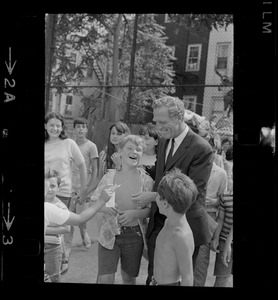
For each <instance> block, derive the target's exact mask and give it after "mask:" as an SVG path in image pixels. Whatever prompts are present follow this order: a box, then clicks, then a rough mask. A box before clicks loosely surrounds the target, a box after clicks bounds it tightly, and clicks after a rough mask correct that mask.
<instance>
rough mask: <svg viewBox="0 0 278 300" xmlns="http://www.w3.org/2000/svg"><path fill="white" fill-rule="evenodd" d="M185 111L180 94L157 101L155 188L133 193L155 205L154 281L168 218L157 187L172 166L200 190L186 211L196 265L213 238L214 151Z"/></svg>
mask: <svg viewBox="0 0 278 300" xmlns="http://www.w3.org/2000/svg"><path fill="white" fill-rule="evenodd" d="M184 112H185V108H184V104H183V102H182V101H181V100H180V99H178V98H174V97H170V96H165V97H163V98H160V99H157V100H155V101H154V104H153V121H154V122H155V123H156V127H157V129H158V130H159V131H160V132H161V134H162V135H163V138H162V139H161V140H160V142H159V144H158V152H157V161H156V166H155V167H156V175H155V185H154V189H153V192H145V193H139V194H137V195H134V196H133V197H132V201H133V203H135V204H137V205H143V204H146V203H149V202H151V205H152V206H151V215H150V220H149V225H148V230H147V235H146V237H147V240H148V257H149V265H148V278H147V281H146V283H147V284H149V283H150V281H151V277H152V275H153V258H154V250H155V242H156V237H157V235H158V233H159V232H160V230H161V228H162V227H163V225H164V221H165V216H164V215H162V214H160V213H159V210H158V207H157V205H156V202H155V198H156V195H157V193H156V188H157V186H158V183H159V182H160V180H161V179H162V177H163V176H164V175H165V174H166V172H167V171H169V170H170V169H172V168H174V167H176V168H179V169H180V170H181V171H182V172H183V173H184V174H186V175H187V176H189V177H190V178H191V179H192V180H193V181H194V183H195V184H196V186H197V189H198V192H199V194H198V196H197V199H196V201H195V202H194V203H193V204H192V205H191V207H190V209H189V210H188V212H187V213H186V216H187V220H188V223H189V225H190V227H191V230H192V232H193V237H194V244H195V250H194V253H193V268H194V265H195V259H196V257H197V254H198V251H199V247H200V246H201V245H202V244H205V243H206V242H208V241H209V240H210V233H209V230H208V219H207V213H206V210H205V200H204V199H205V189H206V185H207V182H208V179H209V176H210V172H211V168H212V163H213V151H212V148H211V146H210V145H209V143H208V142H207V141H206V140H205V139H204V138H202V137H200V136H199V135H198V134H196V133H194V132H193V131H192V130H191V129H190V128H189V126H188V125H187V124H186V123H185V122H184ZM171 148H172V149H171ZM168 156H169V157H168Z"/></svg>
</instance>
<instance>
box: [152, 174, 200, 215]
mask: <svg viewBox="0 0 278 300" xmlns="http://www.w3.org/2000/svg"><path fill="white" fill-rule="evenodd" d="M157 192H158V194H159V196H160V198H161V199H165V200H166V201H167V202H168V203H169V204H170V205H171V206H172V208H173V210H174V211H175V212H176V213H178V214H184V213H186V211H187V210H188V209H189V207H190V206H191V205H192V203H193V202H195V200H196V198H197V195H198V190H197V188H196V185H195V183H194V182H193V180H192V179H190V178H189V177H188V176H187V175H185V174H184V173H182V172H181V170H180V169H178V168H174V169H173V170H171V171H169V172H167V173H166V175H165V176H163V178H162V179H161V181H160V182H159V184H158V187H157Z"/></svg>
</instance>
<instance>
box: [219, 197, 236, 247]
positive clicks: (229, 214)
mask: <svg viewBox="0 0 278 300" xmlns="http://www.w3.org/2000/svg"><path fill="white" fill-rule="evenodd" d="M219 210H221V211H223V212H224V220H223V227H222V230H221V232H220V236H219V238H220V239H222V240H224V241H225V240H226V239H227V237H228V235H229V232H230V230H231V227H232V225H233V194H230V193H224V196H223V199H220V205H219Z"/></svg>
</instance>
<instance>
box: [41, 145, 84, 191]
mask: <svg viewBox="0 0 278 300" xmlns="http://www.w3.org/2000/svg"><path fill="white" fill-rule="evenodd" d="M73 162H74V164H75V165H76V166H80V165H81V164H82V163H84V162H85V160H84V157H83V155H82V153H81V151H80V149H79V147H78V146H77V144H76V142H75V141H74V140H72V139H64V140H61V139H59V140H57V141H55V142H52V141H47V142H46V143H45V144H44V164H45V173H47V171H48V170H49V169H55V170H57V171H58V172H59V174H60V177H61V184H60V186H59V191H58V192H57V196H63V197H71V192H72V175H71V168H72V164H73Z"/></svg>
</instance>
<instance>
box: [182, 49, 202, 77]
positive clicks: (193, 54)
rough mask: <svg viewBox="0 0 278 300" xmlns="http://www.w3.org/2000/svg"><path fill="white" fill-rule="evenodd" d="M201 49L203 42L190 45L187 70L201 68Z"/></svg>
mask: <svg viewBox="0 0 278 300" xmlns="http://www.w3.org/2000/svg"><path fill="white" fill-rule="evenodd" d="M201 50H202V45H201V44H195V45H188V48H187V58H186V68H185V71H188V72H191V71H199V70H200V60H201Z"/></svg>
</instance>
